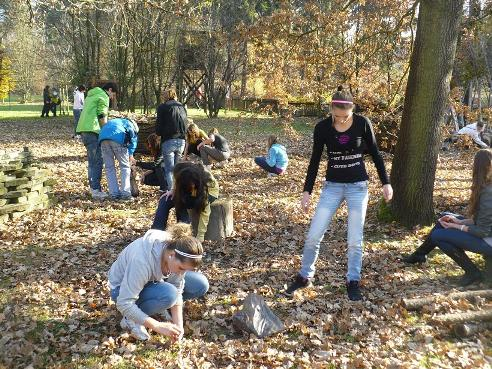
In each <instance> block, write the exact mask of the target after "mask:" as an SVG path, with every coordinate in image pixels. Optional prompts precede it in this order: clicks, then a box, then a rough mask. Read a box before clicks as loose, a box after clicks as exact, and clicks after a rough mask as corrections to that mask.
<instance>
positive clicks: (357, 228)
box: [285, 90, 393, 300]
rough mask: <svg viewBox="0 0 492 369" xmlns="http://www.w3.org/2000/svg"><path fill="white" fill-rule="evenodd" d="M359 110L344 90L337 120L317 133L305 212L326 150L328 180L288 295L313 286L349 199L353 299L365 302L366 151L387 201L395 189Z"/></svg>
mask: <svg viewBox="0 0 492 369" xmlns="http://www.w3.org/2000/svg"><path fill="white" fill-rule="evenodd" d="M353 106H354V104H353V100H352V96H351V94H350V93H349V92H345V91H340V90H339V91H338V92H336V93H335V94H334V95H333V97H332V103H331V108H332V113H331V115H330V116H329V117H328V118H327V119H324V120H322V121H321V122H319V123H318V124H317V125H316V127H315V129H314V144H313V152H312V154H311V160H310V162H309V167H308V171H307V175H306V181H305V184H304V192H303V195H302V200H301V207H302V209H303V210H304V211H305V212H307V211H308V209H309V202H310V199H311V192H312V190H313V186H314V182H315V180H316V175H317V173H318V168H319V163H320V160H321V155H322V154H323V150H324V148H325V146H326V148H327V151H328V166H327V170H326V177H325V179H326V181H325V183H324V186H323V190H322V192H321V195H320V199H319V202H318V205H317V207H316V212H315V214H314V217H313V219H312V221H311V225H310V229H309V232H308V235H307V238H306V241H305V244H304V251H303V256H302V266H301V270H300V272H299V274H298V275H297V276H296V278H295V280H294V282H293V283H292V284H291V285H290V286H289V287H288V288H287V290H286V291H285V292H286V294H289V295H291V294H293V293H294V291H295V290H297V289H299V288H303V287H306V286H308V285H310V283H311V282H310V280H311V279H312V278H313V276H314V272H315V267H314V265H315V263H316V260H317V258H318V253H319V247H320V243H321V241H322V240H323V236H324V234H325V232H326V230H327V228H328V226H329V224H330V221H331V218H332V217H333V215H334V214H335V212H336V210H337V209H338V208H339V207H340V205H341V203H342V202H343V200H345V201H346V202H347V207H348V235H347V243H348V251H347V255H348V272H347V292H348V296H349V299H350V300H360V299H362V295H361V293H360V289H359V281H360V271H361V268H362V240H363V229H364V220H365V215H366V209H367V201H368V191H367V180H368V176H367V172H366V168H365V166H364V160H363V155H364V150H365V149H366V150H367V151H368V152H369V154H370V155H371V157H372V160H373V161H374V164H375V165H376V169H377V171H378V175H379V179H380V180H381V183H382V184H383V195H384V198H385V200H386V201H389V200H391V198H392V197H393V189H392V188H391V185H390V184H389V180H388V176H387V175H386V170H385V168H384V162H383V159H382V158H381V155H380V153H379V150H378V148H377V144H376V139H375V137H374V132H373V130H372V126H371V123H370V121H369V119H367V118H365V117H363V116H361V115H358V114H354V113H353Z"/></svg>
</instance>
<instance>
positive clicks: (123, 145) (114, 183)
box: [99, 118, 138, 200]
mask: <svg viewBox="0 0 492 369" xmlns="http://www.w3.org/2000/svg"><path fill="white" fill-rule="evenodd" d="M137 140H138V126H137V124H136V123H135V122H134V121H132V120H130V119H124V118H116V119H111V120H110V121H108V122H107V123H106V124H104V125H103V126H102V128H101V132H99V143H100V144H101V153H102V157H103V161H104V167H105V168H106V179H107V181H108V188H109V196H110V197H111V199H113V200H133V197H132V194H131V187H130V174H131V164H132V163H134V162H135V159H133V153H134V152H135V149H136V148H137ZM115 159H116V160H117V161H118V163H119V166H120V172H121V186H120V185H119V184H118V178H117V176H116V167H115Z"/></svg>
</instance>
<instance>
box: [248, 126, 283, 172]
mask: <svg viewBox="0 0 492 369" xmlns="http://www.w3.org/2000/svg"><path fill="white" fill-rule="evenodd" d="M277 141H278V138H277V136H275V135H270V136H268V156H267V157H264V156H257V157H256V158H255V163H256V164H258V165H259V166H260V168H262V169H264V170H266V171H267V172H268V173H270V174H271V175H280V174H283V173H284V172H285V170H286V169H287V164H288V163H289V158H288V157H287V150H286V149H285V146H283V145H280V144H279V143H278V142H277Z"/></svg>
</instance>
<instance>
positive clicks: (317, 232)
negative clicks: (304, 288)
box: [299, 181, 369, 281]
mask: <svg viewBox="0 0 492 369" xmlns="http://www.w3.org/2000/svg"><path fill="white" fill-rule="evenodd" d="M368 199H369V196H368V192H367V181H362V182H355V183H335V182H328V181H327V182H325V184H324V186H323V190H322V191H321V195H320V198H319V202H318V205H317V206H316V211H315V213H314V217H313V220H312V221H311V225H310V227H309V231H308V234H307V237H306V241H305V243H304V250H303V253H302V263H301V271H300V272H299V274H300V275H301V276H302V277H304V278H312V277H313V276H314V272H315V267H314V264H315V263H316V260H317V259H318V254H319V247H320V243H321V241H322V240H323V237H324V235H325V232H326V230H327V229H328V226H329V225H330V222H331V219H332V218H333V215H334V214H335V212H336V211H337V209H338V208H339V207H340V204H341V203H342V201H343V200H345V201H346V202H347V207H348V235H347V244H348V250H347V255H348V272H347V280H348V281H359V280H360V271H361V269H362V241H363V232H364V221H365V218H366V210H367V201H368Z"/></svg>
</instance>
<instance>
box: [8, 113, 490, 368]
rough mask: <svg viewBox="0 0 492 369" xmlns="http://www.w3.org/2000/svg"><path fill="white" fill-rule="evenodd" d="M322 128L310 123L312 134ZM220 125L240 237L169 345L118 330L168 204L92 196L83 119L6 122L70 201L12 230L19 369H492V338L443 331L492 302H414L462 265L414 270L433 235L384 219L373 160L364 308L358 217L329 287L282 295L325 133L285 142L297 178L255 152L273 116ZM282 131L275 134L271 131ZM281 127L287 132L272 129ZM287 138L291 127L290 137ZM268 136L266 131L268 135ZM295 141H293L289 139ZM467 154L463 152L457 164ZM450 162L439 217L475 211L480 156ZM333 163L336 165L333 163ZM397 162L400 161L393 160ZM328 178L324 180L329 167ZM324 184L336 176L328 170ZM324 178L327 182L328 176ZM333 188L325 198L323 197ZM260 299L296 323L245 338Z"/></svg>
mask: <svg viewBox="0 0 492 369" xmlns="http://www.w3.org/2000/svg"><path fill="white" fill-rule="evenodd" d="M312 123H313V122H308V123H306V124H310V125H312ZM198 124H199V125H201V126H204V128H205V129H206V128H208V126H218V127H219V130H220V131H221V132H222V133H223V134H224V136H226V137H227V138H229V139H230V141H231V144H232V147H233V151H234V153H235V154H234V155H233V158H232V160H231V161H230V162H229V163H228V164H227V165H226V166H225V168H223V169H220V170H216V171H215V173H217V174H219V176H220V179H219V181H220V185H221V193H222V194H227V195H229V196H231V197H232V198H233V201H234V223H235V234H234V236H233V237H231V238H229V239H227V240H226V241H224V242H217V243H207V244H206V249H207V250H206V251H207V256H206V258H205V264H204V267H203V271H204V273H205V274H206V275H207V277H208V278H209V280H210V286H211V288H210V291H209V293H208V294H207V296H206V299H205V302H200V301H191V302H187V303H186V305H185V318H186V320H185V339H184V340H183V342H181V343H180V344H179V345H175V346H170V345H169V343H168V342H167V340H166V339H164V338H162V337H159V336H157V335H155V334H153V335H152V340H151V341H150V342H146V343H145V342H144V343H142V342H135V341H134V340H133V339H132V338H131V337H130V336H129V335H128V334H127V333H123V332H122V331H121V330H120V328H119V326H118V323H119V320H120V319H121V317H120V315H119V313H118V312H117V310H116V308H115V306H114V303H113V302H112V301H110V299H109V291H108V287H107V281H106V272H107V270H108V269H109V266H110V265H111V263H112V262H113V260H114V259H115V258H116V256H117V255H118V253H119V251H120V250H122V249H123V248H124V247H125V246H126V245H127V244H128V243H129V242H131V241H133V240H134V239H135V238H137V237H139V236H140V235H142V234H143V233H144V232H145V231H146V230H147V229H148V228H149V226H150V224H151V221H152V216H153V212H154V210H155V207H156V204H157V199H158V194H157V193H156V192H155V190H154V189H152V188H148V187H142V195H141V197H140V198H139V199H138V200H137V201H136V202H134V203H131V204H122V203H114V202H109V201H103V202H98V201H92V200H91V199H90V198H89V196H88V193H87V190H86V189H87V183H86V181H87V179H86V163H85V149H84V147H83V146H82V145H81V144H80V143H78V142H77V141H74V140H71V139H69V137H70V136H71V134H72V133H71V123H70V122H68V121H63V120H57V121H46V120H42V121H26V122H20V121H19V122H15V123H10V122H2V123H1V124H0V141H1V142H2V148H4V147H5V148H6V149H16V150H17V149H19V148H22V147H23V146H29V147H30V148H31V149H32V150H33V152H34V154H35V155H36V156H37V157H38V158H39V159H40V160H41V161H43V162H45V163H46V165H47V166H48V167H49V169H50V170H51V172H52V173H54V175H55V177H57V179H58V185H56V186H55V191H56V196H57V198H58V199H59V203H58V205H56V206H54V207H52V208H50V209H47V210H43V211H39V212H35V213H32V214H29V215H27V216H25V217H23V218H21V219H17V220H16V221H14V222H12V223H10V224H8V226H7V227H5V228H3V229H1V230H0V249H1V253H0V331H1V332H2V333H1V334H0V352H1V353H2V355H1V359H0V360H1V362H2V363H3V365H6V366H7V367H32V368H45V367H53V368H62V367H63V368H67V367H73V368H75V367H88V368H113V367H118V366H120V367H137V368H176V367H181V368H219V367H220V368H262V367H263V368H275V367H283V368H420V367H429V368H430V367H432V368H448V367H449V368H455V367H462V368H487V367H488V365H489V364H488V363H487V361H486V360H485V358H486V356H487V355H489V354H490V348H489V347H488V346H487V345H488V342H490V338H491V336H490V333H489V332H487V333H485V334H484V335H479V336H475V337H472V338H470V339H465V340H457V339H455V338H454V337H453V336H451V335H450V333H449V330H448V329H447V327H441V326H438V327H434V326H432V325H430V324H429V323H428V321H429V320H430V318H431V317H432V316H433V315H435V314H444V313H451V312H457V311H461V310H470V309H480V308H482V307H486V306H487V302H486V301H475V302H474V303H473V304H470V302H468V301H462V300H457V301H451V302H446V301H437V302H436V303H434V304H431V305H429V306H426V307H425V308H424V310H423V311H422V312H420V313H419V314H416V313H409V312H407V311H406V310H404V309H403V308H402V307H401V304H400V301H401V298H402V297H414V296H426V295H431V294H432V293H435V292H443V291H447V290H449V289H450V285H449V283H448V282H447V281H446V280H445V279H443V277H444V276H445V275H447V274H449V273H450V271H453V272H454V273H457V270H456V268H455V267H454V265H453V264H452V262H451V261H450V260H448V259H447V258H446V257H444V256H442V255H439V254H437V255H435V256H433V257H432V258H431V260H430V262H428V263H427V264H425V265H422V266H417V267H412V268H404V267H403V266H402V265H401V264H400V263H399V262H398V261H397V257H398V256H399V255H400V253H405V252H409V251H411V250H413V249H414V248H415V247H416V246H417V245H418V243H419V242H420V241H419V240H421V239H422V238H423V237H424V235H425V234H427V233H428V231H429V228H428V227H422V228H415V229H413V230H407V229H403V228H401V227H400V226H398V225H396V224H382V223H380V222H378V220H377V219H376V216H375V215H376V204H377V201H378V199H379V197H380V196H381V192H380V184H379V183H378V182H377V179H376V178H377V175H376V173H375V170H374V167H373V165H372V164H370V163H369V164H368V170H369V172H370V174H371V178H372V181H371V183H370V194H371V200H370V205H369V211H368V217H367V222H366V232H365V236H366V243H365V258H364V266H363V278H364V279H363V281H362V283H363V288H364V294H365V296H366V300H365V301H364V302H361V303H357V304H354V303H350V302H349V301H348V300H347V298H346V291H345V287H344V280H345V273H346V241H345V237H346V231H347V223H346V207H345V206H342V208H341V209H340V210H339V212H338V213H337V215H336V216H335V218H334V219H333V221H332V224H331V226H330V230H329V231H328V232H327V234H326V236H325V239H324V241H323V243H322V247H321V251H320V257H319V260H318V262H317V274H316V279H315V283H314V286H313V287H311V288H308V289H306V290H305V291H303V292H302V293H300V294H298V295H296V296H295V298H294V299H292V300H289V299H287V298H285V297H284V296H282V295H281V294H279V291H280V290H281V289H282V288H283V287H284V286H285V285H286V284H287V283H288V282H290V280H291V278H292V277H293V276H294V275H295V273H296V272H297V270H298V268H299V265H300V255H301V253H302V244H303V240H304V235H305V232H306V229H307V226H308V224H309V221H310V216H311V215H312V209H311V213H310V214H309V215H305V214H304V213H302V212H301V211H300V210H299V200H300V194H301V190H302V184H303V180H304V175H305V172H306V169H307V161H308V160H309V155H310V145H311V143H310V142H311V141H310V140H311V138H310V137H311V134H310V132H307V131H306V132H304V133H303V134H302V135H298V134H296V135H292V137H291V136H289V137H282V139H283V140H284V141H283V142H285V143H286V144H287V147H288V150H289V155H290V163H289V168H288V172H287V175H285V176H281V177H276V178H267V177H266V174H265V173H263V172H261V171H260V170H259V169H258V168H256V166H255V165H254V163H253V162H252V158H253V157H254V156H256V155H261V154H264V151H265V149H264V146H265V140H266V135H264V134H262V133H259V132H261V129H262V127H263V126H268V127H271V123H269V121H259V120H258V121H255V122H253V123H252V124H254V127H253V128H251V126H250V124H251V122H250V121H249V120H234V121H232V120H230V121H228V120H215V121H200V122H198ZM269 125H270V126H269ZM273 127H275V126H273ZM279 130H280V128H279ZM255 132H256V133H255ZM290 133H292V132H289V134H290ZM458 155H461V157H460V156H458ZM458 155H457V153H456V152H451V153H449V152H447V153H445V154H444V155H443V157H442V158H441V160H440V164H439V169H438V173H437V175H436V189H435V195H436V209H437V210H438V211H444V210H451V211H455V212H461V213H463V212H464V208H465V206H466V202H467V198H468V190H467V188H468V187H469V180H470V170H469V168H470V163H471V162H472V160H471V158H472V155H473V153H468V152H459V153H458ZM323 165H324V164H323ZM388 165H389V162H388ZM319 173H324V168H320V171H319ZM320 177H321V175H320ZM320 177H319V179H320ZM320 182H321V181H320V180H318V187H317V188H316V189H315V191H314V196H313V197H314V198H313V203H315V202H316V200H317V196H318V194H319V185H320ZM250 292H256V293H258V294H261V295H262V296H263V297H264V298H265V300H266V301H267V303H268V304H269V306H270V307H271V309H272V310H273V311H274V312H275V313H276V314H278V316H279V317H280V318H281V319H282V321H283V322H284V323H285V325H286V331H285V332H284V333H282V334H278V335H275V336H273V337H270V338H267V339H264V340H260V339H257V338H254V337H251V336H249V335H242V334H238V333H237V332H235V331H234V330H233V329H232V316H233V315H234V313H235V312H236V311H237V310H238V308H239V306H240V304H241V302H242V300H243V299H244V298H245V296H247V294H248V293H250Z"/></svg>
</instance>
